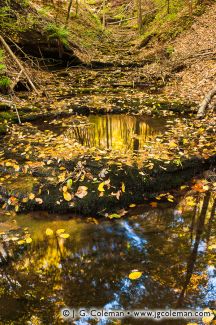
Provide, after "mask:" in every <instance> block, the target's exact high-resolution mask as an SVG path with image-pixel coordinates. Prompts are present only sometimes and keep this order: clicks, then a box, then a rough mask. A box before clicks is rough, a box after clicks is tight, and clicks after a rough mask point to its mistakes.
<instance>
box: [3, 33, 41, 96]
mask: <svg viewBox="0 0 216 325" xmlns="http://www.w3.org/2000/svg"><path fill="white" fill-rule="evenodd" d="M0 41H1V43H2V44H3V46H4V48H5V49H6V51H7V52H8V53H9V54H10V56H11V57H12V58H13V59H14V61H15V62H16V63H17V65H18V66H19V68H20V69H21V70H23V73H24V75H25V76H26V79H27V80H28V82H29V84H30V85H31V87H32V89H33V90H34V91H35V92H36V93H37V94H38V90H37V89H36V87H35V85H34V83H33V82H32V80H31V78H30V77H29V75H28V73H27V71H26V70H25V68H24V67H23V65H22V64H21V62H20V61H19V59H18V58H17V57H16V55H15V54H14V53H13V51H12V50H11V48H10V47H9V45H8V44H7V43H6V42H5V40H4V38H3V37H2V36H1V35H0Z"/></svg>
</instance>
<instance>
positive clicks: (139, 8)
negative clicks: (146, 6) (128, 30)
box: [137, 0, 142, 34]
mask: <svg viewBox="0 0 216 325" xmlns="http://www.w3.org/2000/svg"><path fill="white" fill-rule="evenodd" d="M141 1H142V0H137V25H138V31H139V34H141V32H142V2H141Z"/></svg>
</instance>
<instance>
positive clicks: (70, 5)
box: [65, 0, 73, 27]
mask: <svg viewBox="0 0 216 325" xmlns="http://www.w3.org/2000/svg"><path fill="white" fill-rule="evenodd" d="M72 4H73V0H70V2H69V5H68V11H67V18H66V22H65V27H67V26H68V22H69V19H70V12H71V8H72Z"/></svg>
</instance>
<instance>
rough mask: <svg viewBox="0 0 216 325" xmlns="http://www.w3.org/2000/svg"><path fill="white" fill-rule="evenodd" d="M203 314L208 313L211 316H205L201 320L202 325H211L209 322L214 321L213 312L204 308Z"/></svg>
mask: <svg viewBox="0 0 216 325" xmlns="http://www.w3.org/2000/svg"><path fill="white" fill-rule="evenodd" d="M203 312H208V313H210V314H211V316H205V317H203V318H202V321H203V323H204V324H211V321H212V320H213V319H214V314H213V311H212V310H211V309H210V308H205V309H204V310H203Z"/></svg>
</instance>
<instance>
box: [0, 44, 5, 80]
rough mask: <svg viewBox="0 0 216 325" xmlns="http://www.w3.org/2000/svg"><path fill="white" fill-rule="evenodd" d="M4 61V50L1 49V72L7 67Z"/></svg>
mask: <svg viewBox="0 0 216 325" xmlns="http://www.w3.org/2000/svg"><path fill="white" fill-rule="evenodd" d="M3 61H4V51H3V50H1V49H0V74H1V73H2V72H3V71H4V69H5V65H4V63H3Z"/></svg>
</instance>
